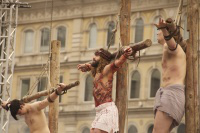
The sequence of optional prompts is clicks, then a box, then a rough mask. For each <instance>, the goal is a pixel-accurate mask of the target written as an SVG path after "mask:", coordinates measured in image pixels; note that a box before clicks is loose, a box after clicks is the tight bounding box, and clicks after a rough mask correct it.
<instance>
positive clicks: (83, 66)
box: [77, 63, 92, 72]
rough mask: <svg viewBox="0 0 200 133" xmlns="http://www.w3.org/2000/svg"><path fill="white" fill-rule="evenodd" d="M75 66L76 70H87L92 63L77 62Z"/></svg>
mask: <svg viewBox="0 0 200 133" xmlns="http://www.w3.org/2000/svg"><path fill="white" fill-rule="evenodd" d="M77 68H78V70H81V71H82V72H87V71H90V70H91V69H92V65H91V64H90V63H85V64H79V65H78V66H77Z"/></svg>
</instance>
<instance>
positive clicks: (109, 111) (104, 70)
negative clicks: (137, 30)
mask: <svg viewBox="0 0 200 133" xmlns="http://www.w3.org/2000/svg"><path fill="white" fill-rule="evenodd" d="M132 53H133V51H132V48H131V47H127V48H126V49H125V50H124V53H123V54H122V55H121V56H120V57H119V58H118V59H116V60H115V61H113V62H111V60H112V54H111V53H110V52H109V51H107V50H104V49H99V50H97V51H96V52H95V56H94V57H93V62H92V63H86V64H79V65H78V66H77V67H78V70H81V71H82V72H86V71H91V73H92V76H93V77H94V88H93V96H94V101H95V110H96V117H95V120H94V121H93V122H92V128H91V130H90V133H114V132H117V131H119V127H118V109H117V107H116V105H115V103H114V102H113V101H112V81H113V75H114V73H115V72H116V71H117V70H119V68H120V67H121V66H122V64H123V63H124V62H125V61H126V59H127V58H128V56H131V55H132Z"/></svg>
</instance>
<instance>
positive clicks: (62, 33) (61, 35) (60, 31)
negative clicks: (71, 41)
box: [57, 26, 66, 48]
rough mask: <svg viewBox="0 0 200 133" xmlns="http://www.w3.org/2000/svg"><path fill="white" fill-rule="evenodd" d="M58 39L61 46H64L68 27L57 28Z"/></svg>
mask: <svg viewBox="0 0 200 133" xmlns="http://www.w3.org/2000/svg"><path fill="white" fill-rule="evenodd" d="M57 40H59V41H60V42H61V48H64V47H65V40H66V28H65V27H64V26H60V27H58V28H57Z"/></svg>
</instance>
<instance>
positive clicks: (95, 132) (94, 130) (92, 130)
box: [90, 128, 108, 133]
mask: <svg viewBox="0 0 200 133" xmlns="http://www.w3.org/2000/svg"><path fill="white" fill-rule="evenodd" d="M90 133H108V132H106V131H102V130H100V129H97V128H94V129H91V130H90Z"/></svg>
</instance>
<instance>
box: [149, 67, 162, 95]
mask: <svg viewBox="0 0 200 133" xmlns="http://www.w3.org/2000/svg"><path fill="white" fill-rule="evenodd" d="M159 88H160V72H159V70H157V69H154V70H153V72H152V75H151V92H150V97H155V95H156V92H157V90H158V89H159Z"/></svg>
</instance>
